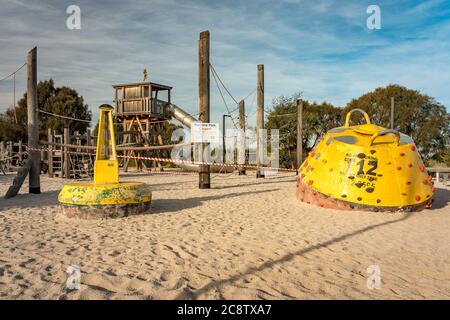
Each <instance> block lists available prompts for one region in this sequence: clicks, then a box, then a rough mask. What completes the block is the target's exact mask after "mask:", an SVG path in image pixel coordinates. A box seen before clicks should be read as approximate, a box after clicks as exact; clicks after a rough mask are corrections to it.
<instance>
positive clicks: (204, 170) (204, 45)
mask: <svg viewBox="0 0 450 320" xmlns="http://www.w3.org/2000/svg"><path fill="white" fill-rule="evenodd" d="M209 81H210V78H209V31H203V32H201V33H200V40H199V42H198V102H199V105H198V111H199V120H200V122H209V101H210V90H209V84H210V82H209ZM206 147H207V144H206V143H201V144H200V159H201V161H202V162H204V159H203V157H204V153H205V150H206ZM198 186H199V188H200V189H209V188H211V176H210V170H209V166H208V165H203V164H201V165H199V183H198Z"/></svg>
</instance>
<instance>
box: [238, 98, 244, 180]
mask: <svg viewBox="0 0 450 320" xmlns="http://www.w3.org/2000/svg"><path fill="white" fill-rule="evenodd" d="M238 141H239V143H238V146H239V149H238V164H239V165H240V166H239V175H240V176H241V175H245V102H244V100H241V101H239V135H238Z"/></svg>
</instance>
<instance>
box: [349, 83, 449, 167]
mask: <svg viewBox="0 0 450 320" xmlns="http://www.w3.org/2000/svg"><path fill="white" fill-rule="evenodd" d="M391 97H394V98H395V116H394V124H395V129H396V130H398V131H400V132H402V133H404V134H407V135H409V136H411V137H412V138H413V140H414V142H415V143H416V145H417V148H418V150H419V152H420V154H421V155H422V157H423V159H424V160H425V161H429V160H440V159H441V158H442V157H443V156H444V153H445V151H446V150H447V147H446V143H447V142H448V141H449V139H450V131H449V126H450V120H449V116H448V114H447V111H446V109H445V107H444V106H443V105H442V104H440V103H439V102H437V101H436V100H435V99H434V98H432V97H430V96H428V95H425V94H422V93H420V92H419V91H417V90H411V89H407V88H405V87H402V86H399V85H395V84H392V85H389V86H387V87H384V88H377V89H375V90H374V91H372V92H369V93H366V94H364V95H362V96H361V97H359V98H357V99H353V100H352V101H350V102H349V103H348V104H347V106H346V107H345V108H344V110H343V113H344V114H346V113H347V112H348V111H350V110H351V109H354V108H360V109H363V110H364V111H366V112H367V113H368V114H369V117H370V119H371V120H372V122H373V123H374V124H377V125H380V126H383V127H389V122H390V120H389V119H390V109H391V107H390V106H391ZM356 117H359V118H358V121H362V119H361V117H360V116H358V115H357V114H356V115H352V119H353V120H355V121H356V120H357V118H356ZM358 121H357V122H358ZM353 123H355V122H353Z"/></svg>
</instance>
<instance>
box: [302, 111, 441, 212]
mask: <svg viewBox="0 0 450 320" xmlns="http://www.w3.org/2000/svg"><path fill="white" fill-rule="evenodd" d="M355 111H356V112H360V113H362V114H363V116H364V118H365V120H366V124H363V125H355V126H351V125H350V123H349V122H350V116H351V114H352V113H353V112H355ZM299 176H300V178H301V180H302V181H303V182H304V183H305V184H306V185H308V186H309V187H310V188H311V189H313V190H315V191H318V192H320V193H322V194H324V195H326V196H329V197H331V198H335V199H338V200H342V201H345V202H350V203H355V204H361V205H367V206H374V207H399V208H401V207H407V206H415V205H419V204H421V203H424V202H428V201H430V199H431V197H432V196H433V192H434V188H433V186H432V183H431V179H430V178H431V177H429V176H428V174H427V172H426V169H425V166H424V164H423V162H422V159H421V157H420V155H419V153H418V152H417V148H416V146H415V144H414V142H413V140H412V139H411V138H410V137H408V136H406V135H404V134H401V133H399V132H397V131H395V130H388V129H385V128H383V127H379V126H376V125H374V124H371V123H370V119H369V116H368V115H367V113H365V112H364V111H362V110H360V109H355V110H352V111H351V112H349V113H348V114H347V117H346V121H345V125H344V126H342V127H338V128H334V129H332V130H330V131H329V132H328V133H327V134H326V135H325V136H324V138H323V139H322V140H321V141H320V142H319V143H318V145H317V146H316V148H315V149H314V150H313V151H312V152H311V153H310V154H309V155H308V157H307V158H306V159H305V161H304V162H303V164H302V165H301V167H300V169H299Z"/></svg>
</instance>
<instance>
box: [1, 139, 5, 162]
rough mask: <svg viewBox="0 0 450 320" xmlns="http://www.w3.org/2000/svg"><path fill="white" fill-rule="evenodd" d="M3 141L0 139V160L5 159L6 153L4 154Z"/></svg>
mask: <svg viewBox="0 0 450 320" xmlns="http://www.w3.org/2000/svg"><path fill="white" fill-rule="evenodd" d="M5 152H6V151H5V142H4V141H0V160H3V159H5V157H6V155H5Z"/></svg>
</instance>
